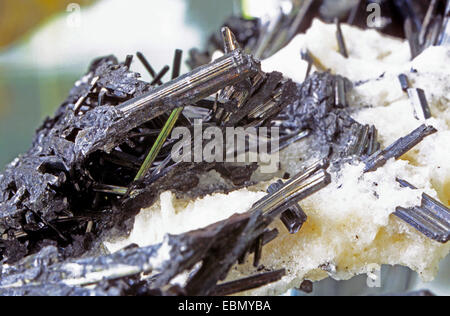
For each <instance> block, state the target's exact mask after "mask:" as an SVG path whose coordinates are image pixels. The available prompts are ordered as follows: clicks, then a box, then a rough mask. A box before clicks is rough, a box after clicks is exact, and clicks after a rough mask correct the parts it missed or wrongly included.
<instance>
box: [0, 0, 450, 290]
mask: <svg viewBox="0 0 450 316" xmlns="http://www.w3.org/2000/svg"><path fill="white" fill-rule="evenodd" d="M280 1H281V0H256V1H251V0H242V1H241V0H163V1H161V0H127V1H123V0H77V1H67V0H0V170H1V169H3V168H4V166H5V165H6V164H7V163H9V162H10V161H11V160H12V159H14V158H15V157H16V156H17V155H18V154H20V153H22V152H24V151H26V150H27V149H28V148H29V146H30V143H31V139H32V136H33V135H34V132H35V129H36V128H37V127H38V126H39V124H40V123H41V122H42V120H43V119H44V117H46V116H49V115H52V113H53V112H54V111H55V109H56V108H57V107H58V106H59V105H60V103H62V101H63V100H64V99H65V98H66V96H67V94H68V92H69V90H70V88H71V87H72V86H73V84H74V82H75V81H76V80H77V79H78V78H80V76H82V75H83V74H84V73H85V72H86V70H87V67H88V66H89V64H90V62H91V61H92V59H93V58H95V57H98V56H103V55H109V54H114V55H116V56H117V57H118V58H119V60H124V59H125V57H126V55H127V54H134V53H136V52H137V51H141V52H142V53H143V54H144V55H145V56H146V57H147V59H148V60H149V61H150V63H151V64H152V66H153V67H154V68H155V69H161V68H162V67H163V66H164V65H165V64H167V63H170V62H171V60H172V56H173V51H174V50H175V49H176V48H180V49H183V51H184V55H183V56H184V58H185V59H186V58H187V57H188V54H187V52H188V51H189V49H191V48H193V47H198V48H202V47H204V46H205V45H206V44H207V43H206V42H207V40H208V38H209V36H210V34H211V33H212V32H213V31H216V30H218V29H219V28H220V26H221V25H222V23H223V21H225V19H226V18H227V17H229V16H230V15H232V14H233V13H234V14H248V13H249V12H251V13H252V15H254V16H255V15H256V16H258V15H263V14H267V13H268V12H269V13H270V12H271V10H274V8H275V7H274V5H275V6H278V5H279V3H280ZM294 1H296V0H294ZM318 1H319V0H317V2H318ZM380 1H382V0H380ZM421 1H422V0H421ZM284 2H286V1H284ZM315 2H316V1H315ZM325 2H326V3H327V5H329V6H331V9H334V6H333V4H335V3H338V2H355V1H354V0H346V1H335V0H333V1H325ZM132 69H133V70H134V71H136V72H139V73H141V74H142V78H143V79H144V80H149V79H150V77H149V75H148V74H147V73H146V71H145V69H144V68H143V67H142V65H141V64H140V62H138V61H137V60H135V61H134V62H133V64H132ZM187 70H188V68H187V66H186V65H185V66H184V69H182V71H187ZM381 277H382V284H383V287H382V288H368V287H367V286H366V276H359V277H356V278H354V279H352V280H351V281H345V282H337V281H333V280H324V281H322V282H319V283H317V284H314V291H313V293H311V294H309V295H324V294H328V295H339V294H351V295H364V294H377V293H394V292H402V291H406V290H412V289H420V288H430V289H431V290H433V291H434V292H435V293H436V294H441V295H442V294H443V295H450V287H449V282H450V260H449V258H447V259H446V260H444V261H443V262H442V264H441V271H440V273H439V276H438V278H437V280H436V281H434V282H432V283H431V284H422V283H421V282H420V281H419V280H418V278H417V275H416V274H415V273H413V272H411V271H410V270H409V269H406V268H403V267H394V268H388V267H383V269H382V273H381ZM289 294H291V295H306V294H305V293H304V292H301V291H295V290H293V291H291V292H290V293H289Z"/></svg>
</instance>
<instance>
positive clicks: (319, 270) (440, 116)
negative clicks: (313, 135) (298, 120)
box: [108, 20, 450, 294]
mask: <svg viewBox="0 0 450 316" xmlns="http://www.w3.org/2000/svg"><path fill="white" fill-rule="evenodd" d="M342 31H343V34H344V38H345V40H346V45H347V49H348V53H349V58H348V59H345V58H344V57H343V56H341V55H340V54H339V52H338V47H337V42H336V38H335V26H334V25H327V24H324V23H322V22H320V21H317V20H316V21H314V22H313V25H312V27H311V28H310V29H309V30H308V31H307V33H306V34H302V35H298V36H297V37H296V38H294V40H293V41H292V42H291V43H290V44H289V45H288V46H287V47H286V48H284V49H283V50H281V51H280V52H278V53H277V54H276V55H274V56H272V57H271V58H269V59H267V60H265V61H263V63H262V66H263V70H264V71H272V70H278V71H281V72H283V74H284V75H285V76H286V77H290V78H292V79H294V80H295V81H298V82H301V81H303V79H304V76H305V71H306V66H307V65H306V62H304V61H303V60H301V58H300V50H301V49H302V48H308V50H309V51H310V52H311V53H312V54H313V55H314V56H315V57H316V58H318V59H319V60H320V61H321V63H322V64H323V65H324V66H325V67H327V68H329V69H330V70H331V72H332V73H335V74H340V75H343V76H346V77H348V78H349V79H350V80H352V81H353V82H359V84H358V85H357V86H355V88H354V89H353V90H352V91H351V92H350V93H349V94H348V101H349V104H350V106H352V107H354V108H355V109H356V112H355V113H354V114H353V115H352V116H353V118H354V119H356V120H357V121H359V122H360V123H364V124H374V125H375V126H376V128H377V129H378V131H379V140H380V142H381V146H382V147H385V146H387V145H389V144H391V143H392V142H393V141H395V140H397V139H398V138H399V137H402V136H405V135H406V134H408V133H409V132H411V131H412V130H413V129H415V128H416V127H418V126H419V125H420V124H422V123H423V122H421V121H418V120H416V119H415V118H414V114H413V107H412V105H411V103H410V100H409V99H408V96H407V94H406V93H405V92H403V91H402V90H401V88H400V84H399V81H398V78H397V76H398V75H399V74H400V73H405V74H407V76H408V78H409V81H410V84H411V86H412V87H414V88H421V89H423V90H424V91H425V93H426V97H427V100H428V103H429V105H430V108H431V113H432V118H431V119H429V120H428V121H427V122H426V123H427V124H429V125H433V126H434V127H435V128H436V129H437V130H438V133H436V134H434V135H431V136H429V137H427V138H425V140H423V141H422V142H421V143H420V144H419V145H417V146H416V147H415V148H414V149H413V150H411V151H410V152H409V153H407V154H406V155H405V156H404V157H402V158H401V159H400V160H397V161H393V160H391V161H388V163H387V164H386V165H385V166H383V167H382V168H379V169H378V170H377V171H375V172H371V173H367V174H362V168H363V166H362V165H346V166H344V167H343V169H342V170H341V171H340V172H339V173H338V174H333V180H332V183H331V184H330V185H328V186H327V187H326V188H324V189H323V190H321V191H319V192H318V193H316V194H314V195H312V196H310V197H309V198H307V199H305V200H304V201H302V202H301V203H300V204H301V206H302V208H303V209H304V211H305V213H306V214H307V215H308V220H307V221H306V223H305V224H304V226H303V227H302V229H301V230H300V232H299V233H297V234H294V235H290V234H288V233H287V231H286V229H285V228H284V227H283V226H282V224H281V222H279V221H278V222H276V223H275V224H274V225H275V226H276V227H277V228H278V230H279V231H280V235H279V237H278V238H276V239H275V240H274V241H273V242H271V243H269V244H268V245H266V246H265V247H264V249H263V257H262V260H261V264H263V265H264V266H265V267H266V268H268V269H278V268H282V267H285V268H286V270H287V275H286V276H285V277H284V278H283V279H282V280H281V281H279V282H277V283H274V284H271V285H268V286H266V287H263V288H260V289H257V290H255V291H253V292H252V294H279V293H283V292H284V291H286V290H287V289H289V288H292V287H294V286H298V285H299V284H300V283H301V282H302V280H304V279H309V280H313V281H314V280H320V279H323V278H326V277H328V276H329V275H330V276H331V277H333V278H335V279H349V278H351V277H352V276H354V275H356V274H361V273H367V272H370V271H371V270H373V268H374V267H377V266H379V265H382V264H389V265H396V264H399V265H404V266H408V267H410V268H411V269H412V270H414V271H416V272H418V273H419V275H420V276H421V278H422V279H423V280H425V281H428V280H431V279H433V277H434V276H435V274H436V272H437V267H438V264H439V262H440V260H441V259H443V258H444V257H445V256H446V255H447V254H448V253H449V251H450V243H447V244H441V243H438V242H435V241H433V240H431V239H428V238H427V237H425V236H424V235H422V234H421V233H419V232H418V231H416V230H415V229H414V228H412V227H411V226H409V225H407V224H406V223H404V222H403V221H401V220H400V219H398V218H397V217H396V216H394V215H392V213H393V212H394V211H395V208H396V207H397V206H403V207H409V206H413V205H419V204H420V196H421V193H422V192H426V193H428V194H429V195H431V196H433V197H435V198H438V199H439V200H440V201H441V202H442V203H443V204H445V205H447V206H448V205H449V204H450V164H449V161H450V50H449V49H448V48H445V47H431V48H429V49H427V50H426V51H424V52H423V53H422V54H421V55H420V56H418V57H417V58H416V59H414V60H413V61H410V53H409V47H408V44H407V43H406V42H405V41H401V40H398V39H394V38H389V37H386V36H383V35H381V34H379V33H377V32H375V31H371V30H366V31H363V30H360V29H357V28H354V27H351V26H347V25H342ZM411 69H414V70H415V72H411ZM306 142H307V141H300V142H297V143H296V144H294V145H292V146H290V147H289V148H287V149H285V150H284V151H283V152H282V153H281V154H280V159H281V167H282V169H283V170H284V171H287V172H289V173H290V174H291V175H293V174H295V173H296V171H298V168H299V166H300V165H302V164H304V163H305V161H299V157H302V158H303V159H306V157H308V156H307V155H305V153H307V152H308V149H307V147H306ZM306 163H307V162H306ZM396 177H399V178H403V179H407V180H408V181H409V182H411V183H412V184H414V185H415V186H417V187H418V188H419V190H411V189H407V188H401V187H400V186H399V184H398V183H397V182H396V181H395V179H396ZM272 181H273V180H272ZM267 184H268V183H262V184H260V185H258V186H255V187H250V188H246V189H241V190H238V191H235V192H231V193H229V194H228V195H225V194H212V195H209V196H206V197H204V198H201V199H197V200H194V201H180V200H177V199H176V198H175V197H174V196H173V195H172V193H170V192H165V193H163V194H161V196H160V199H159V202H158V203H156V204H155V205H153V206H152V207H150V208H148V209H144V210H142V211H141V213H140V214H139V215H138V216H137V217H136V222H135V225H134V230H133V231H132V232H131V235H130V236H129V237H128V238H127V239H126V240H121V241H115V242H113V243H111V244H109V245H108V246H109V248H110V250H116V249H118V248H121V247H123V246H125V245H127V244H129V243H137V244H139V245H140V246H144V245H149V244H154V243H157V242H161V241H162V240H163V236H164V234H166V233H181V232H186V231H189V230H192V229H196V228H200V227H203V226H205V225H208V224H211V223H213V222H216V221H218V220H222V219H225V218H227V217H228V216H230V215H232V214H233V213H235V212H245V211H246V210H248V209H249V208H250V207H251V205H252V204H253V203H254V202H255V201H257V200H258V199H260V198H261V197H262V196H264V194H265V193H264V190H265V189H266V188H267ZM251 259H252V258H251V257H250V258H249V262H248V263H247V264H245V265H242V266H237V267H236V269H233V272H232V273H231V276H230V278H236V277H242V276H246V275H248V273H249V272H252V273H253V272H254V268H253V267H252V266H251Z"/></svg>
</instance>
